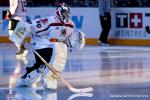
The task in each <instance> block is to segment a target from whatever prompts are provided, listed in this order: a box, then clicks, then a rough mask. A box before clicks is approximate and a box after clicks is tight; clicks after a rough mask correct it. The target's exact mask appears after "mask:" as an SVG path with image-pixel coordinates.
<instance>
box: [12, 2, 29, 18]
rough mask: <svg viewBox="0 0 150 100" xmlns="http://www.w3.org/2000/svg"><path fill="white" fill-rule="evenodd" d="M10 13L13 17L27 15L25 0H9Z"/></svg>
mask: <svg viewBox="0 0 150 100" xmlns="http://www.w3.org/2000/svg"><path fill="white" fill-rule="evenodd" d="M9 4H10V8H9V10H10V13H11V15H13V16H14V17H17V16H18V17H24V16H26V15H27V9H26V0H9Z"/></svg>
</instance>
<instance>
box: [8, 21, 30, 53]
mask: <svg viewBox="0 0 150 100" xmlns="http://www.w3.org/2000/svg"><path fill="white" fill-rule="evenodd" d="M18 22H19V20H16V19H11V20H10V21H9V26H8V30H9V36H10V40H11V36H12V34H14V33H13V31H14V30H15V28H16V26H17V23H18ZM15 45H16V47H17V49H18V51H17V52H16V55H21V56H26V55H27V54H28V51H27V49H26V48H25V46H24V42H23V43H22V44H20V45H18V44H15Z"/></svg>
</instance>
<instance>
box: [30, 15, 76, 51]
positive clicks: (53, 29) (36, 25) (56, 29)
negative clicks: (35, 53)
mask: <svg viewBox="0 0 150 100" xmlns="http://www.w3.org/2000/svg"><path fill="white" fill-rule="evenodd" d="M73 26H74V24H73V22H72V21H69V22H67V23H63V22H61V21H60V20H59V19H58V18H57V17H55V16H49V17H44V18H39V19H35V20H34V21H32V25H31V27H32V30H33V32H32V34H31V44H32V45H34V49H41V48H46V47H49V46H50V44H53V43H52V42H50V40H51V39H52V38H55V39H56V40H59V41H60V40H62V41H63V40H64V39H66V38H67V37H68V36H70V34H71V33H72V32H73ZM64 30H65V32H62V31H64Z"/></svg>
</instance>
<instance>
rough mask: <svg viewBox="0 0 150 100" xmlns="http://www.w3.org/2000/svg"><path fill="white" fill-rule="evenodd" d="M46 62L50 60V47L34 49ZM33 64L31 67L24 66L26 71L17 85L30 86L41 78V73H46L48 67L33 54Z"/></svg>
mask: <svg viewBox="0 0 150 100" xmlns="http://www.w3.org/2000/svg"><path fill="white" fill-rule="evenodd" d="M36 52H38V53H39V54H40V55H41V56H42V57H43V58H44V59H45V60H46V61H47V62H49V61H50V59H51V55H52V48H44V49H38V50H36ZM35 60H36V62H35V64H34V65H33V66H32V67H26V72H25V73H24V74H23V75H22V76H21V78H20V79H19V80H18V82H17V83H18V84H17V86H24V85H27V86H32V85H33V84H35V83H37V82H38V81H39V80H40V79H41V75H43V74H45V73H47V72H48V71H49V69H48V68H47V67H46V66H45V64H44V63H43V62H42V61H41V59H40V58H39V57H38V56H36V55H35Z"/></svg>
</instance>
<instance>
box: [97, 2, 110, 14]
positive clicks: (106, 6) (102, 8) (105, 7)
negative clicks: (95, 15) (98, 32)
mask: <svg viewBox="0 0 150 100" xmlns="http://www.w3.org/2000/svg"><path fill="white" fill-rule="evenodd" d="M111 6H112V0H99V14H100V15H101V16H104V13H105V12H110V9H111Z"/></svg>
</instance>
